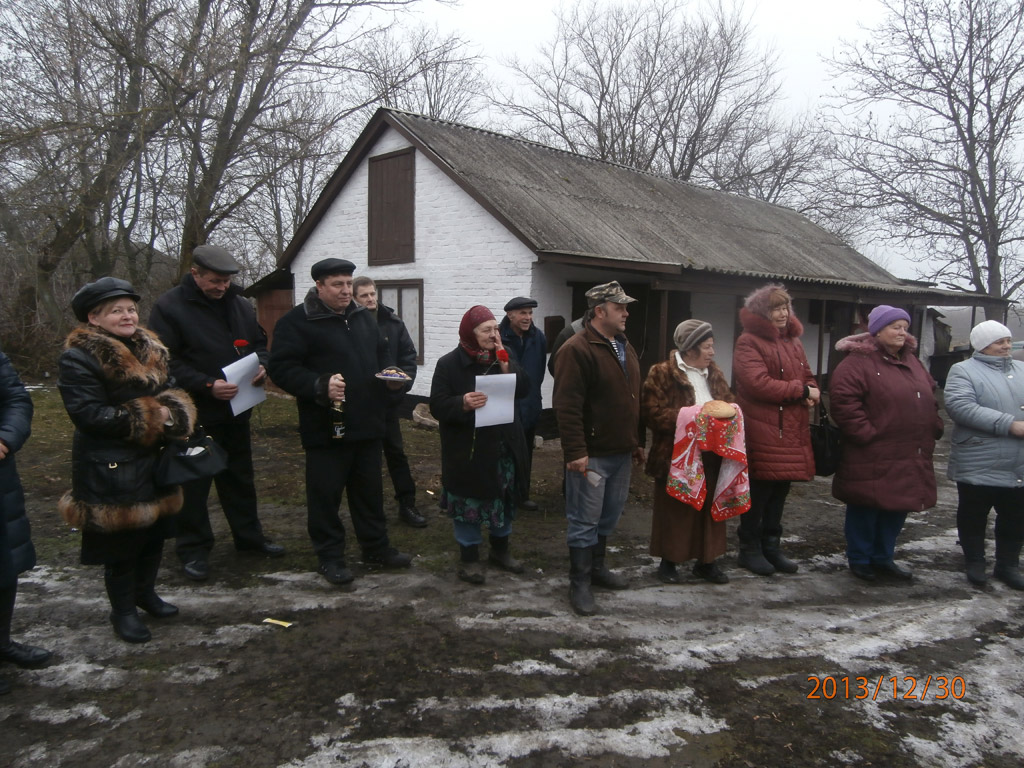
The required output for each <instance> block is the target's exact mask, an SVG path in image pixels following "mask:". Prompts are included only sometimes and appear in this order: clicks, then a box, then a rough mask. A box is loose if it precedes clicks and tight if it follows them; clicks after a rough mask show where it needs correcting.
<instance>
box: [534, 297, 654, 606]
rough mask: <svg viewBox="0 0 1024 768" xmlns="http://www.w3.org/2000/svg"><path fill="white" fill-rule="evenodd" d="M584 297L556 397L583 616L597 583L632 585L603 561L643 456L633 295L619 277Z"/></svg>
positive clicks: (560, 363) (558, 371)
mask: <svg viewBox="0 0 1024 768" xmlns="http://www.w3.org/2000/svg"><path fill="white" fill-rule="evenodd" d="M586 296H587V304H588V306H589V307H590V308H589V309H588V311H587V317H586V321H585V323H584V327H583V330H582V331H581V332H580V333H577V334H576V335H575V336H573V337H571V338H570V339H569V340H568V341H566V342H565V344H564V346H563V347H562V349H561V350H560V351H559V353H558V358H557V359H556V360H555V391H554V399H553V403H554V408H555V416H556V417H557V419H558V431H559V434H560V435H561V439H562V452H563V454H564V456H565V470H566V472H565V516H566V518H567V520H568V531H567V537H566V538H567V541H568V544H569V602H570V603H571V604H572V607H573V610H574V611H576V613H578V614H580V615H581V616H590V615H592V614H594V613H596V611H597V606H596V605H595V604H594V596H593V594H592V592H591V589H590V587H591V585H592V584H593V585H597V586H600V587H605V588H608V589H625V588H626V586H627V584H626V581H625V579H623V578H622V577H621V576H619V575H618V574H615V573H612V572H611V571H610V570H608V568H607V567H606V566H605V562H604V561H605V550H606V544H607V540H608V536H609V535H610V534H611V533H612V531H614V530H615V526H616V524H617V523H618V521H619V517H620V515H621V514H622V510H623V507H625V504H626V498H627V496H628V495H629V480H630V476H631V474H632V468H631V466H630V459H632V460H633V462H634V463H638V464H642V463H643V460H644V449H643V447H642V446H643V440H644V435H643V429H642V427H641V425H640V385H641V379H640V362H639V360H638V359H637V355H636V350H634V349H633V347H632V346H631V345H630V343H629V341H627V340H626V336H625V331H626V318H628V317H629V310H628V309H627V307H628V305H629V304H631V303H632V302H634V301H636V299H634V298H632V297H630V296H627V295H626V292H625V291H623V290H622V286H620V285H619V284H618V283H617V282H614V281H613V282H610V283H604V284H603V285H596V286H594V287H593V288H591V289H590V290H589V291H587V294H586Z"/></svg>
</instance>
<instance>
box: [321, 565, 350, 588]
mask: <svg viewBox="0 0 1024 768" xmlns="http://www.w3.org/2000/svg"><path fill="white" fill-rule="evenodd" d="M316 570H317V573H320V574H322V575H323V577H324V578H325V579H327V581H329V582H330V583H331V584H351V583H352V581H354V580H355V578H356V577H355V575H354V574H353V573H352V571H350V570H349V569H348V568H346V567H345V564H344V563H339V562H337V561H331V562H329V563H320V567H319V568H317V569H316Z"/></svg>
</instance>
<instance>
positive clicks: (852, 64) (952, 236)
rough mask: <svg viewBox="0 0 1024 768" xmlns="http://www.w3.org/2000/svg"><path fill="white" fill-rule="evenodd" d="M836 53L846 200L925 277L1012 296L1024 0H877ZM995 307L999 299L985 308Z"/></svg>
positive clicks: (1022, 133) (1020, 198)
mask: <svg viewBox="0 0 1024 768" xmlns="http://www.w3.org/2000/svg"><path fill="white" fill-rule="evenodd" d="M882 2H883V4H884V5H885V6H886V8H887V9H888V16H887V18H886V19H885V20H884V21H883V22H882V23H881V24H880V25H879V26H878V27H877V28H876V29H873V30H870V34H869V35H868V36H867V39H866V41H865V42H863V43H861V44H857V45H852V44H851V45H848V46H847V47H846V49H845V51H844V52H843V54H842V55H841V56H840V57H839V58H838V59H837V60H836V61H834V62H832V63H833V66H834V68H835V69H836V71H837V72H838V73H839V74H841V75H845V76H846V77H847V78H848V79H849V82H850V83H851V87H849V88H845V89H844V93H843V94H842V95H841V97H840V99H839V104H838V105H837V108H836V109H835V111H834V112H833V114H832V116H831V119H830V122H829V124H828V127H829V128H830V130H831V131H832V133H833V134H834V136H835V143H836V147H835V149H836V158H837V160H838V162H839V163H840V165H841V168H842V169H843V170H844V172H845V174H846V175H845V177H844V178H843V184H844V185H845V194H846V196H847V198H848V200H849V204H850V205H851V206H854V207H856V208H857V209H859V210H862V211H866V212H869V213H870V214H871V215H872V216H874V217H875V218H876V219H877V221H878V223H879V226H880V231H881V236H882V237H884V238H887V239H888V240H889V241H890V242H895V243H900V244H905V245H907V246H908V247H909V248H910V249H911V250H912V251H913V252H914V253H916V254H917V255H916V257H915V258H916V259H918V260H919V261H920V262H921V265H922V276H924V277H928V278H930V279H933V280H938V281H941V282H942V283H944V284H945V285H947V286H949V287H951V288H956V289H970V290H977V291H981V292H984V293H987V294H989V295H990V296H993V297H998V298H1012V297H1013V296H1014V295H1016V294H1017V293H1018V291H1019V290H1020V288H1021V285H1022V284H1024V260H1022V258H1021V238H1022V237H1024V216H1022V214H1024V210H1022V203H1024V158H1022V156H1021V141H1022V139H1024V125H1022V120H1024V1H1022V0H882ZM987 311H988V312H989V314H990V315H991V316H994V317H995V316H998V315H999V310H998V308H995V307H991V308H989V309H988V310H987Z"/></svg>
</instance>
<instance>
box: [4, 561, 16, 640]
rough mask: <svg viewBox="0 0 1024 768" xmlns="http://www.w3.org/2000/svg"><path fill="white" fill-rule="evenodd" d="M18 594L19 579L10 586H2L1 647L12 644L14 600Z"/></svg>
mask: <svg viewBox="0 0 1024 768" xmlns="http://www.w3.org/2000/svg"><path fill="white" fill-rule="evenodd" d="M17 596H18V579H17V577H15V579H14V583H13V584H11V585H10V586H9V587H3V588H0V648H6V647H7V646H8V645H10V644H11V620H12V619H13V618H14V600H15V598H17Z"/></svg>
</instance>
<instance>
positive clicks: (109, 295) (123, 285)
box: [71, 277, 139, 323]
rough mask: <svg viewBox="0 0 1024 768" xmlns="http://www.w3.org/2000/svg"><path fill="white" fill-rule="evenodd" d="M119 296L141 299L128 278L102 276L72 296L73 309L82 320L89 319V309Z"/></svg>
mask: <svg viewBox="0 0 1024 768" xmlns="http://www.w3.org/2000/svg"><path fill="white" fill-rule="evenodd" d="M117 296H127V297H128V298H130V299H131V300H132V301H138V300H139V294H137V293H136V292H135V289H134V288H132V284H131V283H129V282H128V281H127V280H121V279H119V278H116V277H101V278H100V279H99V280H97V281H96V282H94V283H86V284H85V285H83V286H82V287H81V288H79V289H78V292H77V293H76V294H75V295H74V296H72V297H71V311H72V312H74V313H75V317H76V318H78V319H79V320H80V321H81V322H83V323H84V322H86V321H87V320H88V319H89V311H90V310H92V308H93V307H95V306H96V305H97V304H100V303H102V302H104V301H106V300H107V299H113V298H115V297H117Z"/></svg>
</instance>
